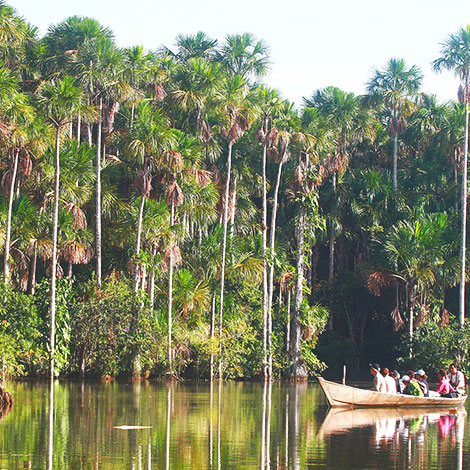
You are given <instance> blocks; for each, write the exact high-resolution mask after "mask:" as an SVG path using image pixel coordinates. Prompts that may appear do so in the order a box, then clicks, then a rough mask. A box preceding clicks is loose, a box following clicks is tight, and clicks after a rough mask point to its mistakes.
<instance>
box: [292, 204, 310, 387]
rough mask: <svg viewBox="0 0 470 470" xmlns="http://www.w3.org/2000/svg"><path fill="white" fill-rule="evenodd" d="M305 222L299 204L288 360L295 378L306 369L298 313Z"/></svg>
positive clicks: (305, 214)
mask: <svg viewBox="0 0 470 470" xmlns="http://www.w3.org/2000/svg"><path fill="white" fill-rule="evenodd" d="M306 223H307V209H306V207H305V206H303V205H301V206H300V209H299V215H298V221H297V227H296V239H297V254H296V268H297V279H296V283H295V297H294V311H293V313H292V319H291V331H290V334H291V340H290V351H289V353H290V354H289V356H290V362H291V376H292V377H293V378H295V379H302V380H305V379H307V370H306V368H305V365H304V364H303V361H302V357H301V330H300V314H301V304H302V287H303V278H304V232H305V226H306Z"/></svg>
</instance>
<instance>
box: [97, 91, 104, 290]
mask: <svg viewBox="0 0 470 470" xmlns="http://www.w3.org/2000/svg"><path fill="white" fill-rule="evenodd" d="M99 112H100V115H99V117H98V133H97V139H96V283H97V285H98V287H101V123H102V119H103V117H102V114H103V98H101V97H100V111H99Z"/></svg>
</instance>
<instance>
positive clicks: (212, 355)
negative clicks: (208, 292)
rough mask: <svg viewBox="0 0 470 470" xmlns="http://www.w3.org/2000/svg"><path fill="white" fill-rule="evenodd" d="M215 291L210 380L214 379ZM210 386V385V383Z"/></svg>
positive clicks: (212, 312) (212, 310) (212, 311)
mask: <svg viewBox="0 0 470 470" xmlns="http://www.w3.org/2000/svg"><path fill="white" fill-rule="evenodd" d="M215 301H216V299H215V292H214V293H213V294H212V309H211V331H210V334H211V354H210V359H209V360H210V379H211V382H212V381H213V380H214V352H213V347H214V333H215V311H216V304H215ZM211 387H212V385H211Z"/></svg>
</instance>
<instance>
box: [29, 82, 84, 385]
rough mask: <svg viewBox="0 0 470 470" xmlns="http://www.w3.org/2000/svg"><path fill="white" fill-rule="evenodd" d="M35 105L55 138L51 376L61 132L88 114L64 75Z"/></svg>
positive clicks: (42, 91) (79, 93)
mask: <svg viewBox="0 0 470 470" xmlns="http://www.w3.org/2000/svg"><path fill="white" fill-rule="evenodd" d="M37 99H38V104H39V107H40V109H41V110H42V112H43V113H44V115H45V117H46V118H47V119H48V120H49V121H50V122H51V123H52V125H53V126H54V128H55V131H56V138H55V177H54V209H53V230H52V268H51V292H50V296H51V304H50V310H51V334H50V376H51V378H53V377H54V375H55V371H54V355H55V314H56V273H57V227H58V218H59V181H60V160H59V155H60V134H61V130H62V129H63V128H64V127H65V126H66V125H68V124H69V123H70V122H71V121H72V120H73V119H74V118H76V117H77V116H78V114H79V113H82V114H83V113H85V114H86V113H87V112H88V113H89V114H91V110H90V109H89V108H87V107H86V105H85V102H84V95H83V92H82V91H81V90H80V88H78V87H76V86H75V80H74V79H73V78H72V77H70V76H65V77H64V78H63V79H62V80H59V81H49V82H44V83H42V84H41V85H40V87H39V88H38V91H37Z"/></svg>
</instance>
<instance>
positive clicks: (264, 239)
mask: <svg viewBox="0 0 470 470" xmlns="http://www.w3.org/2000/svg"><path fill="white" fill-rule="evenodd" d="M263 128H264V131H265V133H266V135H267V133H268V129H267V128H268V123H267V119H266V118H264V121H263ZM267 148H268V142H267V140H266V141H265V142H264V145H263V165H262V166H263V210H262V222H261V224H262V231H261V235H262V248H261V256H262V258H263V373H264V377H265V378H267V377H268V376H269V370H268V369H269V368H268V351H267V347H268V264H267V259H266V251H267V250H266V248H267V235H268V203H267V194H266V192H267V191H266V153H267Z"/></svg>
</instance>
